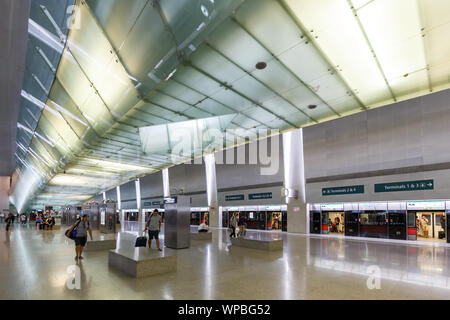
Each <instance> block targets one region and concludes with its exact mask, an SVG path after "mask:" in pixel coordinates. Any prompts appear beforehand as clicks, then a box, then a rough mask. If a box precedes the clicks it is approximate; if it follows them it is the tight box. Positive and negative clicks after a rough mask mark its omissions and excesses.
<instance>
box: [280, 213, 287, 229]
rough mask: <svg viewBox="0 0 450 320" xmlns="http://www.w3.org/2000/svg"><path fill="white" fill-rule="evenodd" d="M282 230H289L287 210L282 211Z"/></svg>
mask: <svg viewBox="0 0 450 320" xmlns="http://www.w3.org/2000/svg"><path fill="white" fill-rule="evenodd" d="M281 231H287V211H286V210H282V211H281Z"/></svg>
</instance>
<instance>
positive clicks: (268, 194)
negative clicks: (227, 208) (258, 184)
mask: <svg viewBox="0 0 450 320" xmlns="http://www.w3.org/2000/svg"><path fill="white" fill-rule="evenodd" d="M248 199H249V200H259V199H272V192H263V193H250V194H249V195H248Z"/></svg>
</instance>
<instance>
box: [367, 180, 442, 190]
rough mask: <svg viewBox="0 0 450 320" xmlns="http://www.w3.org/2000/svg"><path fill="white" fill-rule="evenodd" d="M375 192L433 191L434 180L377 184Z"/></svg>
mask: <svg viewBox="0 0 450 320" xmlns="http://www.w3.org/2000/svg"><path fill="white" fill-rule="evenodd" d="M374 189H375V192H396V191H416V190H433V189H434V180H416V181H403V182H389V183H377V184H375V188H374Z"/></svg>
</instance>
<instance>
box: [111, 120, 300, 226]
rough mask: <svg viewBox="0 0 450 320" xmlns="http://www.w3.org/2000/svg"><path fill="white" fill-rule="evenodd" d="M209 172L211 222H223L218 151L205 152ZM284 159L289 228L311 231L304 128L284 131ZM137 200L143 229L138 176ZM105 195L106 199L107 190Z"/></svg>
mask: <svg viewBox="0 0 450 320" xmlns="http://www.w3.org/2000/svg"><path fill="white" fill-rule="evenodd" d="M204 161H205V173H206V193H207V198H208V207H209V225H210V226H211V227H219V226H220V217H219V202H218V196H217V180H216V160H215V155H214V154H213V153H212V154H208V155H205V156H204ZM283 161H284V190H285V193H284V196H285V197H286V203H287V209H288V212H287V220H288V229H287V231H288V232H291V233H307V232H308V230H307V229H308V224H307V208H306V196H305V170H304V157H303V131H302V129H296V130H292V131H289V132H286V133H283ZM162 180H163V181H162V182H163V190H164V197H169V196H170V183H169V171H168V169H167V168H166V169H163V170H162ZM135 187H136V203H137V208H138V210H139V221H140V223H139V231H140V232H142V231H143V229H144V221H145V219H144V216H143V211H142V208H141V187H140V180H139V179H136V181H135ZM116 190H117V203H118V209H119V210H120V209H121V203H120V202H121V201H120V199H121V198H120V186H118V187H117V188H116ZM103 199H106V195H105V192H103Z"/></svg>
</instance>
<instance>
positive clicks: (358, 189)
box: [322, 185, 364, 196]
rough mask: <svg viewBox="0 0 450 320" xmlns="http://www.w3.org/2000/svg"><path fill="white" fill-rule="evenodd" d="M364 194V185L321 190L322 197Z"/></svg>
mask: <svg viewBox="0 0 450 320" xmlns="http://www.w3.org/2000/svg"><path fill="white" fill-rule="evenodd" d="M355 193H364V185H357V186H346V187H330V188H322V195H323V196H334V195H340V194H355Z"/></svg>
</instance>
